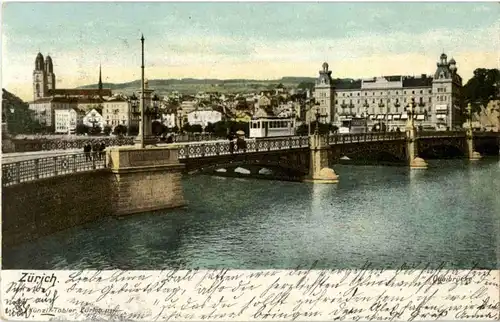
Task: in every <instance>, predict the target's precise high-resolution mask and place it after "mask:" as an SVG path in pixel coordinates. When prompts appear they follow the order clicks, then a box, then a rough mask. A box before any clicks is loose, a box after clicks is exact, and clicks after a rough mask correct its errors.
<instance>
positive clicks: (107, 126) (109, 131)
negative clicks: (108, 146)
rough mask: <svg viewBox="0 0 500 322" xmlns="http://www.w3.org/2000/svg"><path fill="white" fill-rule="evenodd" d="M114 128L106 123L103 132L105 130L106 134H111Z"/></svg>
mask: <svg viewBox="0 0 500 322" xmlns="http://www.w3.org/2000/svg"><path fill="white" fill-rule="evenodd" d="M112 130H113V129H112V128H111V126H109V125H106V126H104V130H103V132H104V134H105V135H109V134H110V133H111V131H112Z"/></svg>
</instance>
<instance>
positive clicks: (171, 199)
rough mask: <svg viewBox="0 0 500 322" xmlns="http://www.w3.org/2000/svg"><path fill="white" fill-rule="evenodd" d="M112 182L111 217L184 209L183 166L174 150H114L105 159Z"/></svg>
mask: <svg viewBox="0 0 500 322" xmlns="http://www.w3.org/2000/svg"><path fill="white" fill-rule="evenodd" d="M106 162H107V164H108V165H109V167H110V169H111V172H112V175H113V178H112V181H113V190H114V191H113V211H112V212H113V214H114V215H129V214H134V213H141V212H146V211H154V210H161V209H168V208H175V207H180V206H184V205H185V201H184V193H183V191H182V185H181V176H182V174H181V172H182V170H183V168H184V165H183V164H181V163H180V162H179V160H178V149H177V148H174V147H154V148H148V149H140V148H133V147H127V148H113V149H110V151H108V153H107V155H106Z"/></svg>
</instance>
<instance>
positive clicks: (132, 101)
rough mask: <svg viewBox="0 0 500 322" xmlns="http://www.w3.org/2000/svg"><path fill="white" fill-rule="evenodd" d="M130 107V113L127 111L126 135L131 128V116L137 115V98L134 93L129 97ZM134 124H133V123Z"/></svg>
mask: <svg viewBox="0 0 500 322" xmlns="http://www.w3.org/2000/svg"><path fill="white" fill-rule="evenodd" d="M130 105H131V107H132V112H130V111H129V118H128V119H129V122H128V123H129V124H128V127H127V135H130V127H131V126H132V115H137V113H138V111H137V96H135V93H134V94H132V96H131V97H130ZM134 123H135V122H134Z"/></svg>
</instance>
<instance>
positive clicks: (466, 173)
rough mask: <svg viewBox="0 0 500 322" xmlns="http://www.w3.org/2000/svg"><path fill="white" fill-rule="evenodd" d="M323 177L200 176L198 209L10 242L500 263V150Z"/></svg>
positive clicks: (113, 264)
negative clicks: (419, 166)
mask: <svg viewBox="0 0 500 322" xmlns="http://www.w3.org/2000/svg"><path fill="white" fill-rule="evenodd" d="M335 172H336V173H338V174H339V175H340V182H339V183H338V184H335V185H327V184H324V185H314V184H305V183H297V182H281V181H267V180H253V179H239V178H238V179H237V178H223V177H212V176H203V175H201V176H188V177H186V178H185V180H184V191H185V197H186V200H187V201H188V207H187V208H186V209H176V210H173V211H165V212H163V213H162V212H159V213H158V212H155V213H151V214H146V215H138V216H131V217H126V218H124V219H121V220H117V219H105V220H101V221H99V222H96V223H92V224H88V225H85V226H82V227H77V228H74V229H70V230H67V231H64V232H60V233H57V234H54V235H52V236H48V237H45V238H42V239H40V240H39V241H37V242H33V243H30V244H25V245H22V246H20V247H17V248H14V249H10V250H6V251H5V253H4V254H3V255H4V258H3V264H4V265H5V267H7V268H35V269H83V268H87V269H89V268H93V269H112V268H121V269H161V268H179V267H190V268H195V267H200V268H221V267H227V268H234V269H236V268H240V269H257V268H293V267H297V266H304V265H309V264H311V263H313V262H314V261H316V260H319V267H324V268H360V267H362V266H363V265H364V264H365V263H366V262H367V261H369V262H371V263H372V265H373V267H377V268H393V269H394V268H397V267H398V266H400V265H401V264H402V263H403V262H409V263H419V262H432V263H434V264H435V266H437V265H438V264H439V263H440V262H442V261H446V262H447V263H448V267H454V268H467V267H472V265H473V264H474V263H475V262H477V263H478V265H479V267H484V268H494V267H497V266H498V258H499V251H498V248H499V246H500V245H499V240H498V238H499V237H498V236H499V235H500V233H499V231H500V230H499V229H500V224H499V222H500V218H499V217H500V211H499V209H500V201H499V198H498V191H500V183H499V179H500V168H499V167H498V161H497V160H494V161H491V162H490V161H488V160H485V161H483V160H482V161H481V162H480V163H477V164H474V165H469V164H468V162H464V161H461V160H448V161H431V162H430V163H429V169H427V170H423V171H410V170H409V169H408V168H407V167H376V166H349V165H336V167H335Z"/></svg>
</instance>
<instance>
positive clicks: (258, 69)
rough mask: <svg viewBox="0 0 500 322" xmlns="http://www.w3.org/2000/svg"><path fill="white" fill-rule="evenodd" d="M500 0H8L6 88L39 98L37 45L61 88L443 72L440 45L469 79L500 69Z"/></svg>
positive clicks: (5, 17) (5, 7) (4, 35)
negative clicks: (325, 70)
mask: <svg viewBox="0 0 500 322" xmlns="http://www.w3.org/2000/svg"><path fill="white" fill-rule="evenodd" d="M499 19H500V4H499V3H498V2H490V3H477V2H476V3H452V2H448V3H446V2H445V3H382V2H380V3H374V2H371V3H312V2H311V3H131V2H122V3H116V2H107V3H7V4H4V5H3V10H2V87H5V88H7V89H8V90H10V91H12V92H14V93H15V94H17V95H19V96H21V97H22V98H24V99H32V95H33V94H32V73H33V69H34V61H35V57H36V54H37V53H38V51H39V50H40V51H41V52H42V54H43V55H44V56H46V55H47V53H49V54H50V56H51V57H52V59H53V61H54V69H55V74H56V78H57V86H58V87H59V88H71V87H75V86H79V85H85V84H90V83H96V82H97V79H98V68H99V63H100V62H101V63H102V68H103V80H104V81H105V82H114V83H119V82H126V81H131V80H134V79H139V78H140V40H139V38H140V36H141V33H144V37H145V38H146V42H145V48H146V77H147V78H150V79H154V78H184V77H190V78H255V79H269V78H279V77H281V76H316V75H317V73H318V70H319V69H320V67H321V64H322V63H323V61H328V63H329V64H330V69H332V70H333V76H334V77H353V78H357V77H372V76H381V75H389V74H405V75H406V74H409V75H412V74H415V75H416V74H422V73H428V74H429V73H433V72H434V70H435V67H436V65H435V63H436V61H437V60H438V57H439V55H440V54H441V52H442V51H443V49H444V51H445V52H446V53H447V54H448V56H449V58H451V57H454V58H455V60H456V61H457V66H458V71H459V73H460V74H461V75H462V77H463V78H464V80H467V79H469V78H470V77H471V75H472V71H473V70H474V69H475V68H478V67H487V68H498V66H499V58H500V57H499V53H500V39H499V35H500V21H499Z"/></svg>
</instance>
